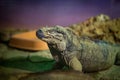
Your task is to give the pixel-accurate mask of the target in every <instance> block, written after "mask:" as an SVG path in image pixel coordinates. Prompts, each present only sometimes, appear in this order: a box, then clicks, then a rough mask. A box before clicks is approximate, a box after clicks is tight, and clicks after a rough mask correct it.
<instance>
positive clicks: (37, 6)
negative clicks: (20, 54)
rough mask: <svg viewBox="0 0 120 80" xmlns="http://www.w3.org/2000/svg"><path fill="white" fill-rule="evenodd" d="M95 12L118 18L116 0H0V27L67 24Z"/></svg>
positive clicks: (119, 8) (117, 3)
mask: <svg viewBox="0 0 120 80" xmlns="http://www.w3.org/2000/svg"><path fill="white" fill-rule="evenodd" d="M99 14H106V15H109V16H110V17H112V18H117V17H120V0H0V28H5V27H16V28H23V27H25V28H29V29H36V28H39V27H40V26H46V25H47V26H54V25H62V26H67V25H70V24H74V23H79V22H81V21H84V20H86V19H87V18H89V17H91V16H96V15H99Z"/></svg>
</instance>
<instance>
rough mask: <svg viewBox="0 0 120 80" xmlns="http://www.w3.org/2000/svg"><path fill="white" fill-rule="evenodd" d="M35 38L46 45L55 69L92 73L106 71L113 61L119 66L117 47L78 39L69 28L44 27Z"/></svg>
mask: <svg viewBox="0 0 120 80" xmlns="http://www.w3.org/2000/svg"><path fill="white" fill-rule="evenodd" d="M36 36H37V37H38V38H40V39H41V40H43V41H45V42H47V43H48V47H49V48H50V51H51V54H52V56H53V57H54V59H55V60H56V65H55V68H59V69H60V68H63V67H64V66H69V67H70V68H72V69H73V70H76V71H83V72H94V71H101V70H105V69H108V68H109V67H111V66H112V65H113V64H114V63H115V61H116V63H117V64H120V61H117V60H120V58H118V57H120V56H119V55H118V54H120V46H119V45H113V44H110V43H107V42H104V41H100V40H91V39H89V38H87V37H79V36H77V35H76V34H75V33H74V32H73V31H72V30H71V29H69V28H63V27H60V26H55V27H49V28H47V27H45V28H41V29H39V30H38V31H37V32H36ZM117 58H118V59H117Z"/></svg>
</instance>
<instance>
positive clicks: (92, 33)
mask: <svg viewBox="0 0 120 80" xmlns="http://www.w3.org/2000/svg"><path fill="white" fill-rule="evenodd" d="M69 27H70V28H72V29H73V30H74V31H75V32H76V34H77V35H79V36H88V37H90V38H92V39H100V40H104V41H107V42H111V43H118V44H120V18H118V19H110V17H109V16H107V15H103V14H102V15H98V16H96V17H91V18H89V19H88V20H86V21H84V22H82V23H79V24H74V25H71V26H69Z"/></svg>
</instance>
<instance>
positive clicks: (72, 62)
mask: <svg viewBox="0 0 120 80" xmlns="http://www.w3.org/2000/svg"><path fill="white" fill-rule="evenodd" d="M69 66H70V67H71V68H72V69H73V70H76V71H80V72H82V64H81V62H80V61H79V60H78V59H77V58H76V57H73V58H72V59H71V60H70V61H69Z"/></svg>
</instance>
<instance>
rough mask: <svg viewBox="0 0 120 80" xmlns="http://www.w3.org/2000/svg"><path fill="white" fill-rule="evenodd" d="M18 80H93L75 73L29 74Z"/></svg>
mask: <svg viewBox="0 0 120 80" xmlns="http://www.w3.org/2000/svg"><path fill="white" fill-rule="evenodd" d="M20 80H94V78H93V77H90V76H89V75H87V74H83V73H80V72H75V71H49V72H45V73H35V74H29V75H28V76H26V77H24V78H21V79H20Z"/></svg>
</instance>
